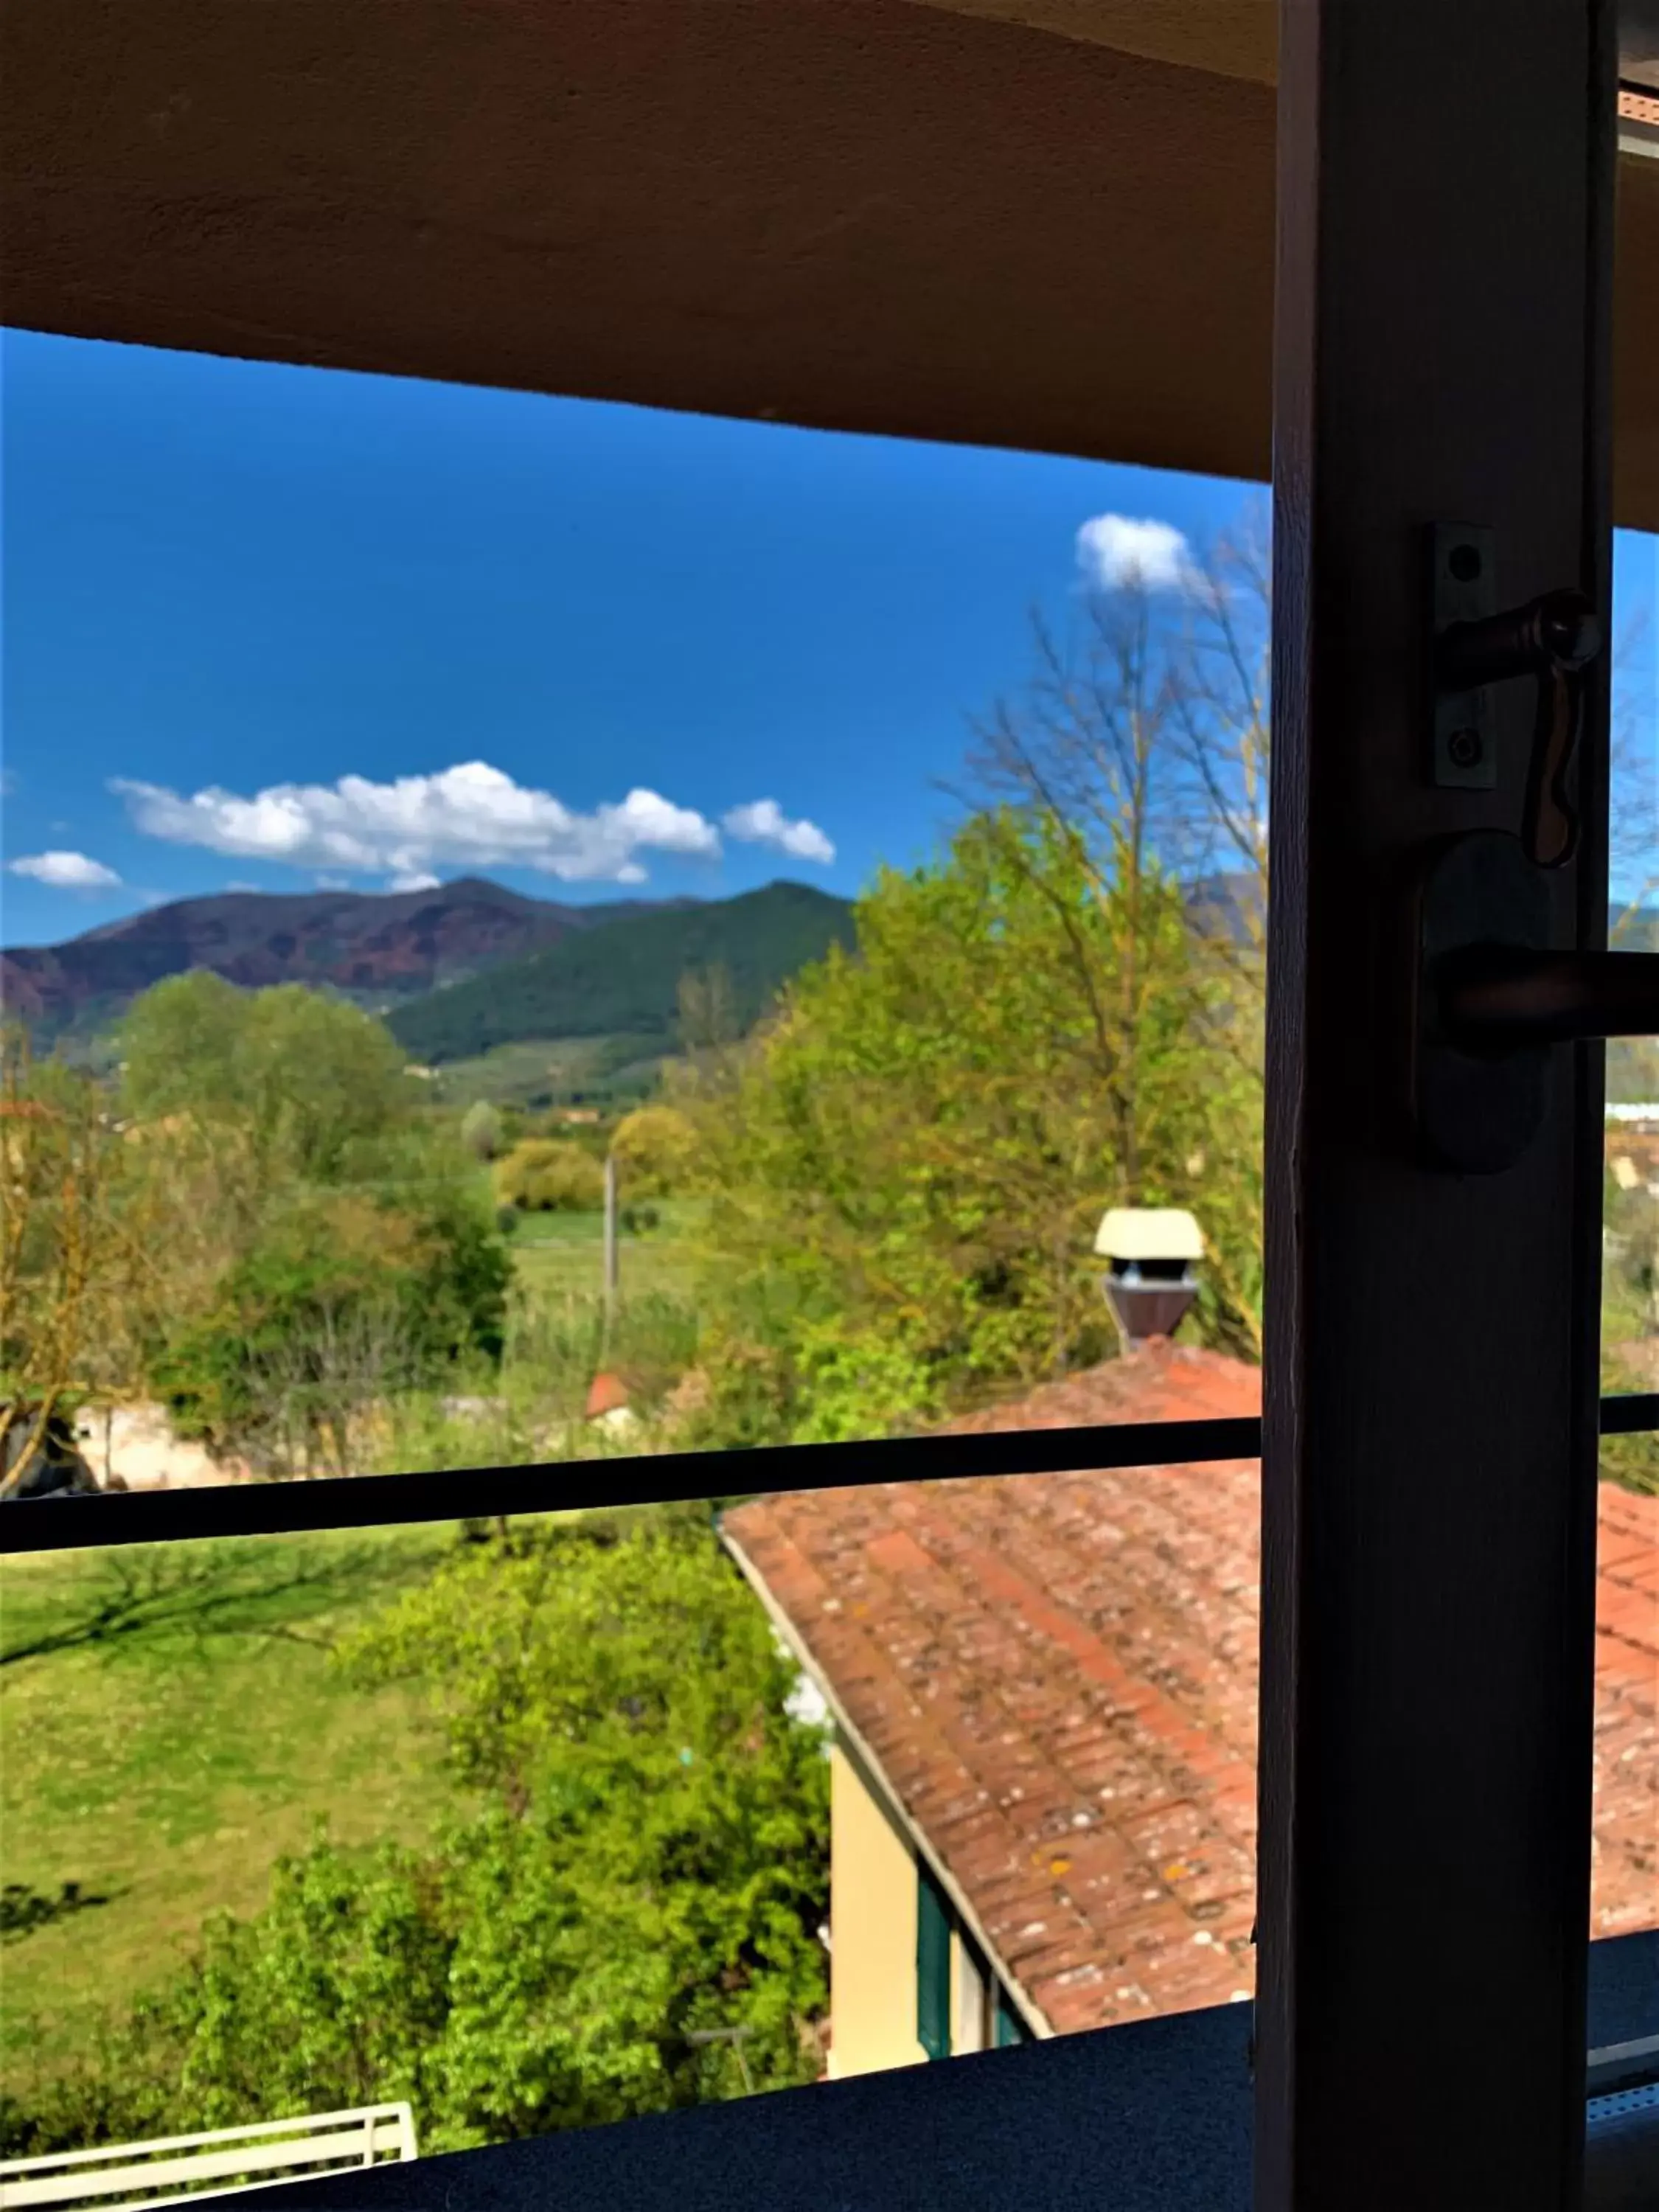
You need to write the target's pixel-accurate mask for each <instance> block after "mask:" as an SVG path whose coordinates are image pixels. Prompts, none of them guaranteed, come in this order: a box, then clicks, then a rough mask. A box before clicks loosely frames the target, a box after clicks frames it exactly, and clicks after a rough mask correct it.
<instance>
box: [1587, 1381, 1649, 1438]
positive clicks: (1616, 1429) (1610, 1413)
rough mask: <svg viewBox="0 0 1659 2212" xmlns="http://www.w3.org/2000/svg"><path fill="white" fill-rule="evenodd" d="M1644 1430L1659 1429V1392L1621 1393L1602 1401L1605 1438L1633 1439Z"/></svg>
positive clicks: (1634, 1391)
mask: <svg viewBox="0 0 1659 2212" xmlns="http://www.w3.org/2000/svg"><path fill="white" fill-rule="evenodd" d="M1644 1429H1659V1390H1632V1391H1631V1392H1629V1393H1628V1394H1626V1393H1625V1392H1622V1391H1621V1392H1620V1395H1618V1396H1617V1397H1615V1398H1603V1399H1602V1401H1601V1433H1602V1435H1603V1436H1604V1437H1632V1436H1636V1435H1638V1434H1639V1433H1640V1431H1642V1430H1644Z"/></svg>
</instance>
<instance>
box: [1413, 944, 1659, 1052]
mask: <svg viewBox="0 0 1659 2212" xmlns="http://www.w3.org/2000/svg"><path fill="white" fill-rule="evenodd" d="M1431 988H1432V990H1433V993H1434V996H1435V1000H1436V1001H1437V1007H1436V1013H1437V1026H1438V1029H1439V1031H1440V1033H1441V1035H1442V1036H1444V1038H1445V1039H1446V1041H1447V1042H1449V1043H1450V1044H1453V1045H1455V1046H1457V1047H1459V1048H1462V1049H1463V1050H1465V1051H1470V1052H1481V1053H1503V1052H1505V1051H1510V1052H1513V1051H1516V1050H1521V1049H1524V1048H1526V1047H1528V1046H1529V1045H1545V1044H1568V1043H1571V1042H1575V1041H1576V1040H1577V1039H1579V1038H1585V1037H1619V1036H1659V953H1654V952H1539V951H1532V950H1531V949H1530V948H1528V947H1526V946H1522V945H1467V946H1464V947H1462V949H1461V950H1459V951H1455V952H1448V953H1446V954H1444V955H1443V957H1441V958H1440V959H1439V960H1438V961H1437V963H1435V966H1434V968H1433V969H1432V971H1431Z"/></svg>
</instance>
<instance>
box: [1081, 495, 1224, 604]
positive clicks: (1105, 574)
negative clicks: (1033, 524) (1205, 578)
mask: <svg viewBox="0 0 1659 2212" xmlns="http://www.w3.org/2000/svg"><path fill="white" fill-rule="evenodd" d="M1077 563H1078V567H1079V568H1080V569H1081V570H1082V571H1083V574H1084V579H1085V581H1086V582H1087V583H1090V584H1091V585H1093V586H1095V588H1096V589H1097V590H1098V591H1103V592H1114V591H1118V590H1121V588H1122V587H1123V586H1125V585H1130V586H1133V585H1139V586H1140V587H1141V588H1142V589H1143V590H1146V591H1148V592H1176V591H1181V590H1182V589H1184V588H1185V586H1187V584H1188V582H1189V581H1190V580H1191V579H1192V577H1193V576H1194V574H1195V573H1196V564H1195V562H1194V560H1193V550H1192V547H1191V546H1190V545H1189V544H1188V542H1187V539H1186V537H1185V535H1184V533H1183V532H1181V531H1179V530H1177V529H1176V526H1175V525H1174V523H1172V522H1159V521H1158V520H1156V519H1155V518H1154V517H1153V516H1152V515H1144V516H1142V517H1141V518H1140V519H1139V520H1136V519H1135V518H1134V517H1133V515H1127V514H1097V515H1094V516H1093V517H1091V520H1089V521H1087V522H1085V524H1084V526H1083V527H1082V528H1081V529H1080V530H1079V532H1078V534H1077Z"/></svg>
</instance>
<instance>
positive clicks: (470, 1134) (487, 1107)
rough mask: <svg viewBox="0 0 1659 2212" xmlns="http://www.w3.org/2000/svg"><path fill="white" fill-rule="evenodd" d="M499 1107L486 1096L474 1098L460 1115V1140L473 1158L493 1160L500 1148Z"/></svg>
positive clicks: (500, 1126)
mask: <svg viewBox="0 0 1659 2212" xmlns="http://www.w3.org/2000/svg"><path fill="white" fill-rule="evenodd" d="M501 1140H502V1122H501V1109H499V1108H498V1107H496V1106H495V1105H493V1104H492V1103H490V1101H489V1099H488V1098H475V1099H474V1100H473V1102H472V1103H471V1105H470V1106H469V1107H468V1108H467V1109H466V1111H465V1114H463V1115H462V1116H461V1142H462V1144H463V1145H464V1146H465V1147H466V1149H467V1151H468V1152H471V1155H472V1157H473V1158H474V1159H475V1160H493V1159H494V1158H495V1155H496V1154H497V1152H500V1151H501Z"/></svg>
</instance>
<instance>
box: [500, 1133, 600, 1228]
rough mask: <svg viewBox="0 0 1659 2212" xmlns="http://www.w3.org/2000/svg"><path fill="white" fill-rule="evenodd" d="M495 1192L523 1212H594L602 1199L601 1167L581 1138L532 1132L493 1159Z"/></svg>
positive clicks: (501, 1201) (503, 1201) (501, 1198)
mask: <svg viewBox="0 0 1659 2212" xmlns="http://www.w3.org/2000/svg"><path fill="white" fill-rule="evenodd" d="M495 1196H496V1198H497V1200H499V1201H500V1203H501V1205H503V1206H517V1207H519V1208H520V1211H521V1212H526V1213H596V1212H598V1211H599V1207H600V1206H602V1205H603V1204H604V1203H605V1170H604V1168H603V1167H602V1166H601V1165H600V1164H599V1161H598V1159H596V1158H595V1157H594V1156H593V1154H592V1152H588V1151H586V1149H585V1148H584V1147H583V1146H580V1145H579V1144H569V1143H561V1142H560V1141H559V1140H558V1139H556V1138H552V1137H531V1138H527V1139H526V1140H525V1142H524V1143H523V1144H521V1145H515V1146H513V1150H512V1151H511V1152H509V1153H508V1154H507V1158H505V1159H504V1160H501V1161H500V1162H499V1163H498V1164H497V1166H496V1169H495Z"/></svg>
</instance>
